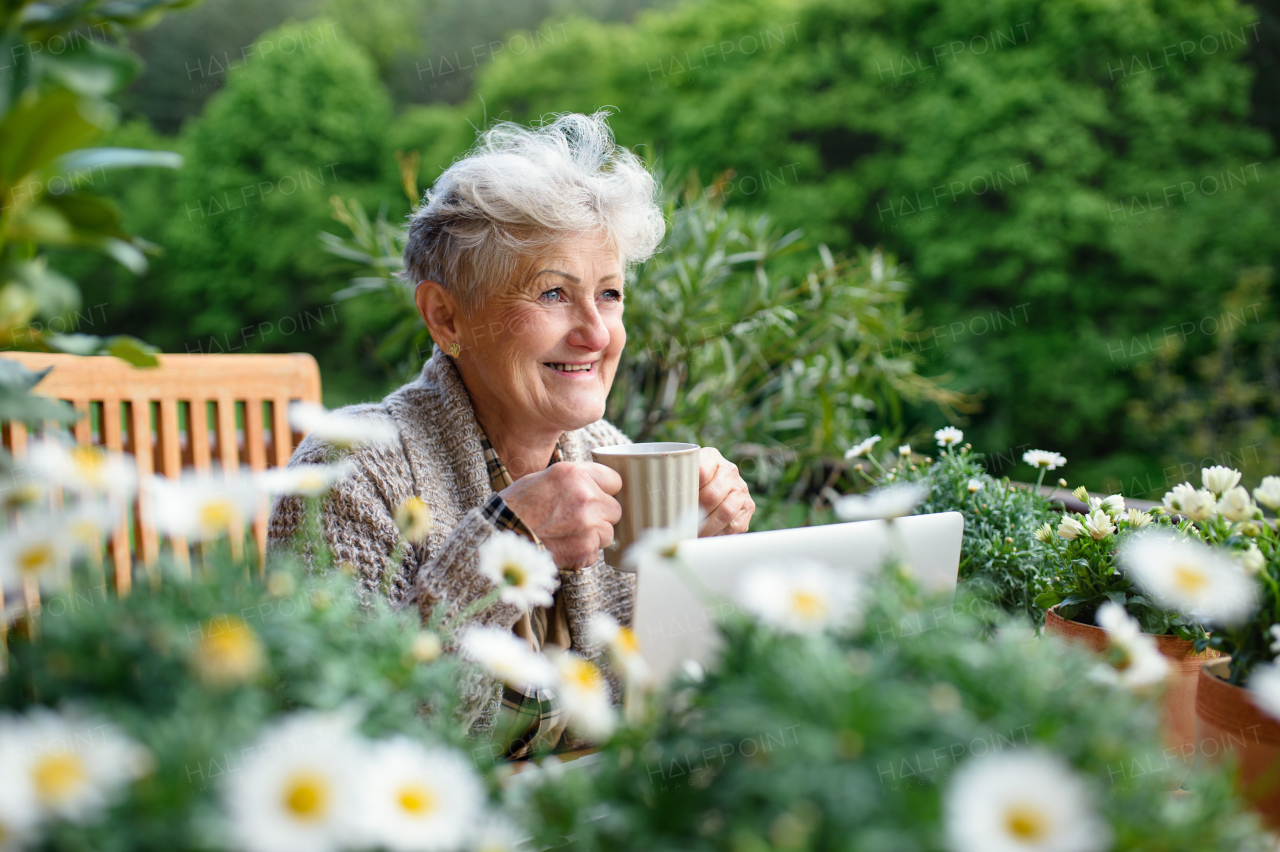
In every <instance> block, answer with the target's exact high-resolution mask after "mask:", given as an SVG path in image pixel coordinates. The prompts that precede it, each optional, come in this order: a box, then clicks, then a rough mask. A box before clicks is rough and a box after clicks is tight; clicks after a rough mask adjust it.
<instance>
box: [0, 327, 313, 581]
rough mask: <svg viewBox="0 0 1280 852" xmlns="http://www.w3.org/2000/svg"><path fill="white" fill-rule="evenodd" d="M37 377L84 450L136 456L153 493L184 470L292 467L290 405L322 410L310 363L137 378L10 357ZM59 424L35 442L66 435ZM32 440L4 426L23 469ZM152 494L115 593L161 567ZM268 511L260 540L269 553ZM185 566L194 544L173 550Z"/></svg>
mask: <svg viewBox="0 0 1280 852" xmlns="http://www.w3.org/2000/svg"><path fill="white" fill-rule="evenodd" d="M0 357H4V358H9V359H12V360H15V361H18V362H19V363H21V364H23V365H24V366H26V367H27V368H28V369H31V370H43V369H44V368H46V367H52V368H53V370H52V371H51V372H50V373H49V374H48V375H47V376H45V378H44V379H43V380H42V381H41V382H40V384H38V385H36V387H35V392H36V393H39V394H41V395H43V396H47V397H51V398H53V399H61V400H65V401H67V402H69V403H71V404H72V405H73V406H75V409H76V411H77V412H79V413H80V414H81V417H80V418H79V419H78V420H76V422H75V423H74V424H72V425H71V427H70V430H69V431H70V433H71V435H72V436H73V437H74V439H75V441H76V442H77V443H81V444H93V445H96V446H101V447H106V448H107V449H110V450H117V451H121V452H125V453H130V454H132V456H133V460H134V463H135V464H136V465H137V471H138V479H139V481H140V482H141V483H143V488H144V489H145V487H146V483H147V481H148V480H149V479H150V477H151V475H152V474H153V473H161V474H163V475H165V476H167V477H170V478H176V477H177V476H178V475H179V474H180V473H181V471H182V470H183V469H184V468H192V469H194V470H197V471H208V470H211V469H213V467H214V465H217V466H219V467H221V468H222V470H223V471H225V472H228V473H234V472H236V471H238V470H239V469H240V467H241V466H242V465H247V466H248V467H249V468H251V469H252V470H255V471H260V470H264V469H266V468H268V467H281V466H284V465H285V464H286V463H287V462H288V461H289V456H290V455H291V454H292V453H293V450H294V447H296V446H297V442H298V441H299V440H301V435H299V434H297V433H294V432H293V431H292V430H291V428H290V426H289V404H290V403H291V402H294V401H295V400H305V401H308V402H320V369H319V367H318V366H317V364H316V361H315V359H314V358H312V357H311V356H310V355H305V354H295V355H160V356H158V358H159V361H160V366H159V367H151V368H137V367H133V366H130V365H129V364H127V363H125V362H124V361H121V360H120V359H118V358H110V357H80V356H76V355H50V354H42V353H31V352H6V353H3V355H0ZM63 429H65V427H60V426H58V425H57V424H49V425H46V426H45V427H44V428H43V429H37V430H36V432H38V433H40V432H44V433H49V432H50V431H51V430H63ZM30 431H31V430H29V429H28V428H27V427H26V426H24V425H23V424H21V423H4V424H3V436H4V446H5V448H6V449H8V450H9V451H10V452H11V453H12V454H13V456H14V462H15V464H16V465H21V463H22V459H23V457H24V456H25V454H26V449H27V442H28V439H29V437H30ZM145 497H146V494H145V491H144V492H143V493H142V494H141V495H140V499H138V500H136V501H135V502H134V505H133V507H132V510H131V512H130V513H129V519H128V520H124V521H122V522H121V524H120V526H119V527H118V528H117V529H116V531H115V533H114V534H113V535H112V536H111V537H110V541H109V543H108V550H109V553H110V557H111V558H110V562H111V564H112V566H113V569H114V570H113V573H114V578H112V579H113V580H114V585H115V587H116V590H117V592H118V593H120V594H126V593H128V591H129V588H130V586H131V583H132V576H133V566H134V564H135V563H140V564H142V565H144V566H147V567H148V568H150V567H151V566H154V565H155V563H156V559H157V557H158V556H159V552H160V542H159V540H158V536H157V534H156V531H155V528H154V526H153V525H152V523H151V520H150V513H151V508H150V506H149V505H148V502H147V500H146V499H145ZM266 521H267V519H266V513H265V510H264V511H263V512H262V513H261V514H260V515H259V516H258V517H257V518H255V519H254V522H253V533H254V537H255V538H256V540H257V544H258V553H259V556H260V557H261V556H262V554H264V553H265V548H266V537H267V526H266ZM171 545H172V546H173V548H174V552H175V555H176V556H177V557H178V559H179V560H180V561H183V562H185V561H186V559H187V553H188V550H187V544H186V542H184V541H181V540H173V541H171Z"/></svg>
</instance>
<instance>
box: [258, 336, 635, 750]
mask: <svg viewBox="0 0 1280 852" xmlns="http://www.w3.org/2000/svg"><path fill="white" fill-rule="evenodd" d="M343 412H344V413H345V414H349V415H354V416H356V417H360V418H368V419H371V420H381V421H385V422H390V423H394V424H395V425H396V426H397V427H399V430H400V440H399V442H398V443H396V444H394V445H384V446H365V447H359V448H357V449H354V450H352V451H350V452H349V453H348V454H347V456H346V458H347V459H348V460H349V461H350V463H351V470H350V472H349V473H348V474H346V475H345V476H344V477H343V478H342V479H341V480H339V482H338V483H337V484H336V485H335V486H334V488H333V490H332V491H331V492H330V495H329V497H328V499H327V501H326V502H325V505H324V510H323V522H322V528H323V531H324V537H325V539H326V540H327V541H328V543H329V546H330V548H331V549H332V553H333V561H334V563H335V564H342V563H346V564H347V565H350V566H352V567H353V568H354V569H355V572H356V576H357V578H358V582H359V586H360V589H361V593H362V594H364V595H371V594H372V595H378V594H381V593H382V592H381V590H382V589H383V587H384V586H383V578H384V574H385V573H386V572H387V571H393V572H394V574H393V575H392V577H391V578H390V586H389V588H390V592H389V595H390V599H391V602H392V604H393V605H397V606H416V607H418V608H419V610H420V611H421V612H422V614H423V615H424V616H426V615H429V614H430V613H431V612H433V611H434V609H435V608H436V606H437V604H439V603H441V602H443V603H444V606H445V611H446V613H447V615H449V616H452V615H453V614H454V613H457V612H459V611H461V610H463V609H466V608H467V607H468V606H469V605H471V604H472V603H474V602H475V601H477V600H479V599H480V598H483V597H484V596H485V595H487V594H488V593H489V592H490V591H492V590H493V589H494V583H493V582H492V581H491V580H489V579H488V578H487V577H485V576H484V575H483V574H482V573H481V572H480V570H479V558H478V551H479V549H480V547H481V545H483V544H484V543H485V542H486V541H488V540H489V538H490V537H491V536H493V535H494V534H495V533H496V532H497V530H496V528H495V527H494V525H493V524H492V523H491V522H489V521H488V520H486V519H485V518H484V517H483V515H482V514H481V507H483V506H484V504H485V502H486V501H487V500H488V499H489V498H490V496H492V494H493V488H492V487H491V486H490V484H489V473H488V470H487V469H486V467H485V462H484V458H483V456H482V454H481V449H480V435H481V431H480V426H479V423H478V422H477V421H476V417H475V410H474V409H473V408H472V405H471V398H470V396H469V394H468V393H467V389H466V386H465V385H463V383H462V379H461V377H460V376H459V375H458V371H457V368H456V367H455V366H454V364H453V361H452V360H451V359H450V358H449V357H448V356H446V355H445V354H444V353H443V352H442V351H441V350H439V349H436V350H435V352H434V354H433V355H432V357H431V360H429V361H428V362H427V363H426V364H425V365H424V366H423V368H422V373H421V374H420V375H419V376H418V378H417V379H415V380H414V381H412V382H410V383H409V384H407V385H405V386H403V387H401V388H400V389H399V390H397V391H395V392H394V393H392V394H390V395H389V396H387V397H386V399H384V400H383V401H382V402H380V403H372V404H364V405H354V406H349V407H347V408H345V409H343ZM623 443H630V439H629V438H628V437H627V436H626V435H624V434H623V433H622V432H620V431H619V430H618V429H616V428H615V427H614V426H612V425H611V424H609V423H607V422H605V421H604V420H598V421H596V422H595V423H592V424H591V425H589V426H586V427H584V428H582V429H578V430H575V431H571V432H566V433H565V438H564V440H563V441H562V444H561V445H562V447H563V449H564V451H565V458H566V461H591V449H592V448H593V447H603V446H610V445H613V444H623ZM333 455H334V453H333V449H332V448H331V447H329V446H328V445H326V444H324V443H322V442H321V441H319V440H316V439H314V438H312V437H310V436H308V437H307V438H305V439H303V441H302V443H301V444H300V445H299V446H298V448H297V450H295V451H294V453H293V458H291V459H290V460H289V464H290V466H293V465H297V464H321V463H324V462H325V461H326V460H331V459H332V458H333ZM412 496H417V497H420V498H422V499H423V500H424V501H425V502H426V504H427V506H428V507H429V508H430V510H431V516H432V518H433V519H434V521H435V526H434V528H433V529H432V531H431V533H430V534H429V535H428V536H427V538H426V540H425V541H423V542H422V543H421V544H417V545H412V546H410V547H409V548H408V549H407V550H406V552H405V554H404V559H403V561H402V562H401V564H399V565H396V566H390V565H389V564H388V563H389V562H390V561H391V556H392V553H393V551H394V550H395V549H396V545H397V543H398V542H399V541H400V534H399V532H398V531H397V529H396V524H395V520H394V515H395V511H396V508H397V507H399V506H400V505H401V504H403V503H404V501H405V500H407V499H408V498H409V497H412ZM302 516H303V502H302V500H301V499H299V498H296V497H282V498H280V499H278V500H277V501H276V503H275V505H274V506H273V507H272V511H271V521H270V526H269V530H268V541H269V546H270V547H271V548H273V549H275V548H280V547H283V546H286V545H287V543H288V541H289V540H290V538H291V537H292V536H293V533H294V530H296V529H297V528H298V526H299V525H300V523H301V521H302ZM557 594H558V595H559V596H561V597H562V599H563V601H564V604H565V610H566V613H567V616H568V621H569V632H570V635H571V636H572V639H573V644H572V648H573V650H575V651H577V652H578V653H580V654H582V655H583V656H584V657H586V658H587V659H589V660H592V661H595V662H597V663H598V664H603V660H602V656H603V649H602V648H601V647H600V646H598V645H592V644H591V643H589V642H588V641H587V632H588V631H587V624H588V623H589V622H590V621H591V619H592V617H593V616H595V615H596V614H597V613H608V614H609V615H612V616H613V617H614V618H616V619H617V620H618V621H619V622H620V623H621V624H624V625H630V624H631V610H632V604H633V602H634V599H635V577H634V575H631V574H623V573H620V572H618V571H615V570H614V569H613V568H611V567H609V565H607V564H606V563H605V561H604V558H603V556H601V557H600V558H598V559H597V560H596V563H595V564H594V565H592V566H591V567H589V568H584V569H580V570H576V571H562V572H561V573H560V589H559V591H558V592H557ZM519 616H520V611H519V610H518V609H517V608H516V607H514V606H512V605H510V604H505V603H501V602H497V603H493V604H491V605H490V606H488V607H486V608H485V609H483V610H481V611H479V612H477V613H476V614H475V615H474V616H472V617H471V618H470V619H469V620H468V622H467V624H481V625H490V626H497V627H503V628H506V629H508V630H510V629H511V628H512V627H513V626H514V625H515V623H516V621H517V619H518V618H519ZM609 680H610V683H611V685H612V687H613V689H614V697H615V700H616V699H617V698H618V684H617V681H616V679H615V678H613V677H612V676H610V677H609ZM461 688H462V703H463V710H464V714H465V719H464V722H465V723H466V724H467V726H468V727H469V728H470V729H471V731H472V734H473V735H474V736H479V737H485V736H488V735H489V733H490V732H491V731H492V729H493V725H494V722H495V720H496V718H497V713H498V708H499V705H500V703H501V695H502V685H501V684H500V683H497V682H495V681H493V680H492V679H490V678H488V677H483V676H477V677H471V678H468V679H466V680H465V681H464V682H463V683H462V684H461Z"/></svg>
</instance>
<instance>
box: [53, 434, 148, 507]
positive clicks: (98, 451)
mask: <svg viewBox="0 0 1280 852" xmlns="http://www.w3.org/2000/svg"><path fill="white" fill-rule="evenodd" d="M27 460H28V463H29V464H30V465H31V468H32V471H33V472H34V473H35V474H36V475H37V476H40V477H43V478H45V479H48V480H49V481H50V482H53V483H54V484H56V485H59V486H61V487H63V488H67V489H70V490H72V491H75V492H76V493H78V494H81V495H102V496H108V497H110V498H111V499H113V500H117V501H120V500H128V499H130V498H132V497H133V495H134V493H135V492H136V491H137V490H138V469H137V467H135V465H134V463H133V459H131V458H129V457H128V456H125V455H124V454H122V453H118V452H115V451H113V450H106V449H103V448H102V447H95V446H89V445H86V444H70V445H68V444H64V443H62V442H60V441H56V440H46V441H34V442H32V444H31V447H30V449H29V450H28V455H27Z"/></svg>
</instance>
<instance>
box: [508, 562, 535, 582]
mask: <svg viewBox="0 0 1280 852" xmlns="http://www.w3.org/2000/svg"><path fill="white" fill-rule="evenodd" d="M528 578H529V575H528V573H526V572H525V570H524V566H523V565H521V564H520V563H518V562H506V563H504V564H503V566H502V580H503V582H505V583H506V584H507V585H508V586H516V587H521V586H523V585H524V584H525V581H526V580H527V579H528Z"/></svg>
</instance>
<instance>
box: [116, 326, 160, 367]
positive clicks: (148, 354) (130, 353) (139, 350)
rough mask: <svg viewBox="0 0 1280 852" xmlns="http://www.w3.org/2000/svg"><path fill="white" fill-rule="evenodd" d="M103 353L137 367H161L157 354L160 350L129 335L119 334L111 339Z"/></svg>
mask: <svg viewBox="0 0 1280 852" xmlns="http://www.w3.org/2000/svg"><path fill="white" fill-rule="evenodd" d="M103 351H105V352H106V353H107V354H108V355H114V356H115V357H117V358H119V359H121V360H122V361H128V362H129V363H130V364H132V365H133V366H135V367H158V366H160V360H159V359H158V358H156V353H158V352H159V351H160V350H159V349H157V348H156V347H154V346H152V345H151V344H149V343H146V342H144V341H141V340H139V339H138V338H136V337H130V336H129V335H127V334H118V335H116V336H115V337H112V338H109V339H108V340H107V344H106V346H104V347H103Z"/></svg>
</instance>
